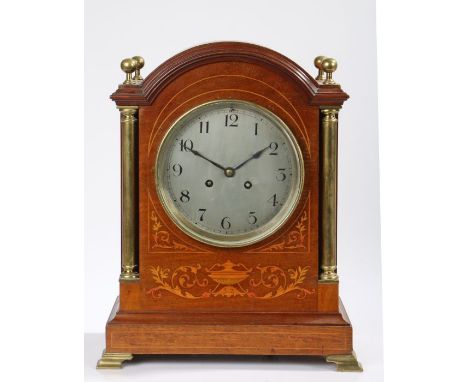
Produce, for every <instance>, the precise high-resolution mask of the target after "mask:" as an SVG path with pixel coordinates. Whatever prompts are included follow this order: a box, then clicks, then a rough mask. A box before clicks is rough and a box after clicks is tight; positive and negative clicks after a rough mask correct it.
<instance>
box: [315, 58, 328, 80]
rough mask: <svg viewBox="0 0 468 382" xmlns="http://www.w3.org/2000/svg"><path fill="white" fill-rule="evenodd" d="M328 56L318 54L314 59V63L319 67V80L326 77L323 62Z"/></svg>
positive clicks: (317, 78)
mask: <svg viewBox="0 0 468 382" xmlns="http://www.w3.org/2000/svg"><path fill="white" fill-rule="evenodd" d="M326 58H327V57H325V56H317V57H315V60H314V65H315V67H316V68H317V69H318V76H317V77H315V79H316V80H317V81H323V80H324V79H325V73H324V72H323V67H322V62H323V60H325V59H326Z"/></svg>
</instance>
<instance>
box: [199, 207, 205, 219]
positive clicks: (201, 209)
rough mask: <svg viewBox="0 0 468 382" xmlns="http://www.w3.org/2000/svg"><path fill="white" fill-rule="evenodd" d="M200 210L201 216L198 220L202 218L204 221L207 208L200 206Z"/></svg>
mask: <svg viewBox="0 0 468 382" xmlns="http://www.w3.org/2000/svg"><path fill="white" fill-rule="evenodd" d="M198 212H201V214H200V217H199V218H198V220H200V221H201V222H202V221H203V216H205V212H206V208H199V209H198Z"/></svg>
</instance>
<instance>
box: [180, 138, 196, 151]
mask: <svg viewBox="0 0 468 382" xmlns="http://www.w3.org/2000/svg"><path fill="white" fill-rule="evenodd" d="M179 145H180V151H191V150H193V142H192V140H191V139H186V140H185V141H184V140H183V139H181V140H180V141H179Z"/></svg>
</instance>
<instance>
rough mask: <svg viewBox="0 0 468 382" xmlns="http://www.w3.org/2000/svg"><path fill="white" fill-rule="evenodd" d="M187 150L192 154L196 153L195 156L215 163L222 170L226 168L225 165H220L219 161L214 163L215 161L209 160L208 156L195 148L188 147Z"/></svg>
mask: <svg viewBox="0 0 468 382" xmlns="http://www.w3.org/2000/svg"><path fill="white" fill-rule="evenodd" d="M187 150H189V151H190V152H191V153H192V154H193V155H196V156H197V157H200V158H203V159H204V160H206V161H208V162H210V163H211V164H213V165H215V166H216V167H218V168H220V169H221V170H223V171H225V170H226V168H225V167H223V166H221V165H220V164H219V163H216V162H215V161H213V160H211V159H210V158H207V157H206V156H204V155H203V154H202V153H201V152H199V151H197V150H192V149H189V148H187Z"/></svg>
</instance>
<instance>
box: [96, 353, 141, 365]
mask: <svg viewBox="0 0 468 382" xmlns="http://www.w3.org/2000/svg"><path fill="white" fill-rule="evenodd" d="M132 359H133V355H132V354H131V353H106V351H105V350H104V351H103V352H102V357H101V359H100V360H99V361H98V363H97V365H96V369H121V368H122V363H123V362H124V361H130V360H132Z"/></svg>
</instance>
